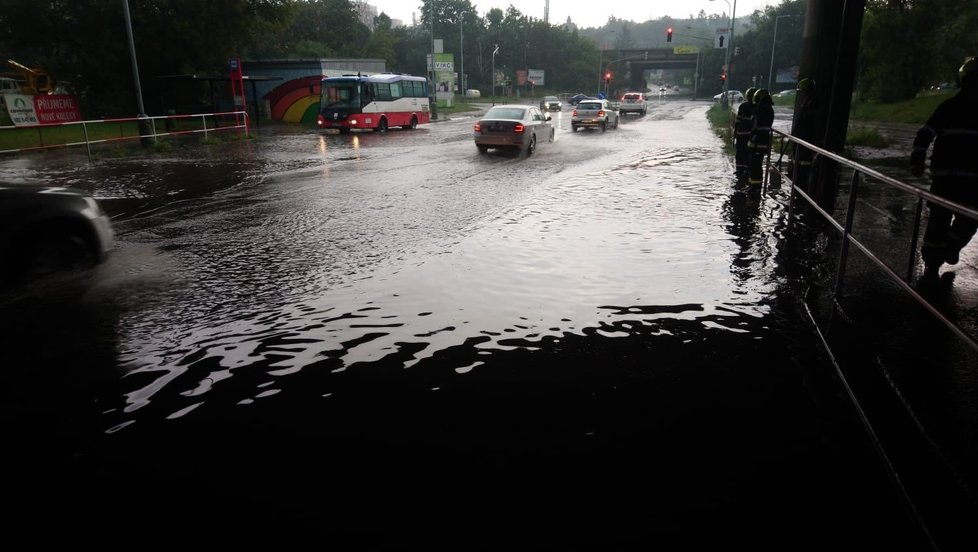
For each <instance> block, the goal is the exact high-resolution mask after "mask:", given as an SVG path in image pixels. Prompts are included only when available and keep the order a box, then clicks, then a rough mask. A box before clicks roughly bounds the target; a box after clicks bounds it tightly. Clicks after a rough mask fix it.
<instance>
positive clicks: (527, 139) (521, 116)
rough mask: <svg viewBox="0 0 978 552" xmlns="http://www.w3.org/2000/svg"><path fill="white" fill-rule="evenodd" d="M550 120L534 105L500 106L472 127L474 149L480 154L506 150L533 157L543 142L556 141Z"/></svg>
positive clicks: (492, 109)
mask: <svg viewBox="0 0 978 552" xmlns="http://www.w3.org/2000/svg"><path fill="white" fill-rule="evenodd" d="M550 121H551V117H550V115H547V114H545V113H544V112H542V111H540V110H539V109H537V108H536V107H534V106H528V105H516V104H514V105H497V106H495V107H492V108H490V109H489V111H487V112H486V114H485V115H484V116H483V117H482V119H480V120H479V122H477V123H476V124H475V126H474V127H473V128H472V131H473V138H474V139H475V147H477V148H479V152H480V153H486V152H488V151H489V149H490V148H493V149H500V148H503V149H512V150H516V151H518V152H523V153H526V155H528V156H529V155H533V152H534V151H536V149H537V144H539V143H540V142H541V141H546V142H553V141H554V136H555V132H554V127H553V125H552V124H551V123H550Z"/></svg>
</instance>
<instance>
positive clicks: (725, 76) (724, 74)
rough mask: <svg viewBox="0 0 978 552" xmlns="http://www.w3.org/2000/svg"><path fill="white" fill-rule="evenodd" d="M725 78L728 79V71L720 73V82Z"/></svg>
mask: <svg viewBox="0 0 978 552" xmlns="http://www.w3.org/2000/svg"><path fill="white" fill-rule="evenodd" d="M725 80H727V74H726V73H720V82H723V81H725Z"/></svg>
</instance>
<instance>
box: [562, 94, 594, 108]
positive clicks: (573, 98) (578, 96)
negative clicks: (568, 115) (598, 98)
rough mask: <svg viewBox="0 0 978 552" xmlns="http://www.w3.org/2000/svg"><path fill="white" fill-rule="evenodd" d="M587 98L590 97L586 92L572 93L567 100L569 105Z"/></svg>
mask: <svg viewBox="0 0 978 552" xmlns="http://www.w3.org/2000/svg"><path fill="white" fill-rule="evenodd" d="M588 98H590V96H588V95H587V94H574V95H573V96H571V97H570V99H569V100H567V102H568V103H569V104H571V105H577V104H578V102H580V101H581V100H586V99H588Z"/></svg>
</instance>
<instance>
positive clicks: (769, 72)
mask: <svg viewBox="0 0 978 552" xmlns="http://www.w3.org/2000/svg"><path fill="white" fill-rule="evenodd" d="M782 17H795V16H794V15H790V14H789V15H779V16H777V17H775V18H774V38H772V39H771V67H770V69H768V70H767V89H768V90H771V77H773V76H774V47H775V46H776V45H777V42H778V21H779V20H780V19H781V18H782Z"/></svg>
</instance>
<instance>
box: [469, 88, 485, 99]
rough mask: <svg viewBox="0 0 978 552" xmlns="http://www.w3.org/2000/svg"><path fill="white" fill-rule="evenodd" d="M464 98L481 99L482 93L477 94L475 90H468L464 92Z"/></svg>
mask: <svg viewBox="0 0 978 552" xmlns="http://www.w3.org/2000/svg"><path fill="white" fill-rule="evenodd" d="M465 97H466V98H481V97H482V92H479V91H478V90H476V89H475V88H469V89H468V90H466V91H465Z"/></svg>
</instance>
